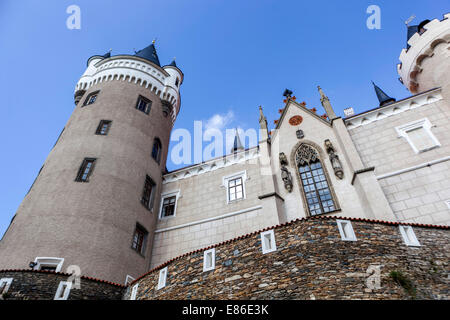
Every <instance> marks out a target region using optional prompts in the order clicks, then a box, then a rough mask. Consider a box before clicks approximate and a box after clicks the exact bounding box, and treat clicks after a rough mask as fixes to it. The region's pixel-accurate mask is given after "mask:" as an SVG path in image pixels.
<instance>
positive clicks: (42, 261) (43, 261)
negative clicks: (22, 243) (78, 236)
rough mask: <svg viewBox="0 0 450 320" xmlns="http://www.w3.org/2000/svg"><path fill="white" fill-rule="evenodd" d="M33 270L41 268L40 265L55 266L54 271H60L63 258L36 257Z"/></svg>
mask: <svg viewBox="0 0 450 320" xmlns="http://www.w3.org/2000/svg"><path fill="white" fill-rule="evenodd" d="M34 263H36V265H35V267H34V270H41V267H42V266H52V267H53V266H56V270H55V272H60V271H61V268H62V266H63V263H64V258H56V257H36V259H34Z"/></svg>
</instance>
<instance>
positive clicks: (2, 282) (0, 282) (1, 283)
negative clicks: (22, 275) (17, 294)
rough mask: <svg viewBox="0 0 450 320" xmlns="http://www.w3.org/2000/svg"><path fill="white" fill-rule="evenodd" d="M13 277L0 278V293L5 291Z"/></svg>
mask: <svg viewBox="0 0 450 320" xmlns="http://www.w3.org/2000/svg"><path fill="white" fill-rule="evenodd" d="M12 281H13V278H2V279H0V295H2V294H4V293H7V292H8V290H9V287H10V286H11V282H12Z"/></svg>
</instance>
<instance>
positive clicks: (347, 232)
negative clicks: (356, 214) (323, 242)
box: [336, 220, 356, 241]
mask: <svg viewBox="0 0 450 320" xmlns="http://www.w3.org/2000/svg"><path fill="white" fill-rule="evenodd" d="M336 223H337V225H338V229H339V233H340V234H341V239H342V240H344V241H356V236H355V232H354V231H353V226H352V223H351V221H348V220H336Z"/></svg>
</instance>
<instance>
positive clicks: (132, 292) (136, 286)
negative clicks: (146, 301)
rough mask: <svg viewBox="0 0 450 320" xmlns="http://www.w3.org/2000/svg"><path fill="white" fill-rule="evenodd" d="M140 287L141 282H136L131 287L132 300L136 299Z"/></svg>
mask: <svg viewBox="0 0 450 320" xmlns="http://www.w3.org/2000/svg"><path fill="white" fill-rule="evenodd" d="M138 288H139V283H136V284H135V285H134V286H133V287H132V288H131V294H130V300H136V294H137V291H138Z"/></svg>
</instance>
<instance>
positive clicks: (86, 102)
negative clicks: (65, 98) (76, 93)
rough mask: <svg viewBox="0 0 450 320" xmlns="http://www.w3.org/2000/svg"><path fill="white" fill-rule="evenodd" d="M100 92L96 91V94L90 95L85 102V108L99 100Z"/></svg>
mask: <svg viewBox="0 0 450 320" xmlns="http://www.w3.org/2000/svg"><path fill="white" fill-rule="evenodd" d="M99 92H100V91H95V92H92V93H90V94H89V95H88V96H87V98H86V100H84V104H83V107H84V106H87V105H90V104H93V103H94V102H95V101H96V100H97V97H98V94H99Z"/></svg>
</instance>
